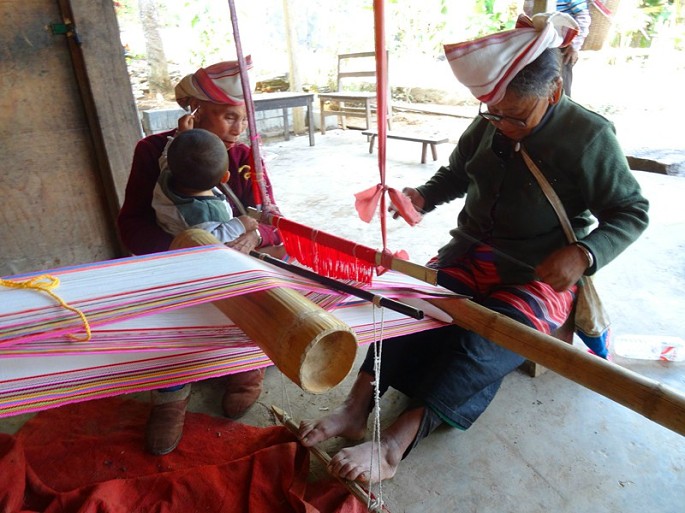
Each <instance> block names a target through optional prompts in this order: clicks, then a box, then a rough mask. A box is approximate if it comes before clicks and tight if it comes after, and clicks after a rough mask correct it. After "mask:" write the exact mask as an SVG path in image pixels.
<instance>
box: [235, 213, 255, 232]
mask: <svg viewBox="0 0 685 513" xmlns="http://www.w3.org/2000/svg"><path fill="white" fill-rule="evenodd" d="M238 219H240V222H241V223H243V226H244V227H245V231H246V232H251V231H254V230H256V229H257V228H258V227H259V222H257V220H256V219H254V218H252V217H250V216H238Z"/></svg>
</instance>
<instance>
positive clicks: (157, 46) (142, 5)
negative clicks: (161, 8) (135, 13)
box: [138, 0, 172, 96]
mask: <svg viewBox="0 0 685 513" xmlns="http://www.w3.org/2000/svg"><path fill="white" fill-rule="evenodd" d="M138 9H139V14H140V22H141V24H142V26H143V34H144V36H145V51H146V53H147V62H148V66H149V71H150V74H149V76H148V83H149V88H150V95H151V96H156V95H158V94H161V95H162V96H167V95H169V94H171V90H172V88H171V80H170V79H169V69H168V65H167V60H166V55H165V54H164V45H163V43H162V37H161V35H160V33H159V21H158V19H157V7H156V5H155V1H154V0H138Z"/></svg>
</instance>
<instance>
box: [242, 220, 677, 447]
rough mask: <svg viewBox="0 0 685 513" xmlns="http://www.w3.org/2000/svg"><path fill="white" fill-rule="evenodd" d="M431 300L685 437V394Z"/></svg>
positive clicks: (330, 238)
mask: <svg viewBox="0 0 685 513" xmlns="http://www.w3.org/2000/svg"><path fill="white" fill-rule="evenodd" d="M249 214H250V215H252V216H255V217H258V216H259V213H255V212H253V211H252V212H249ZM260 218H261V220H262V221H263V222H268V223H270V224H272V225H274V226H278V227H279V228H281V229H282V230H283V231H285V230H288V229H290V228H291V227H293V228H294V229H295V230H298V231H304V230H305V229H306V228H307V227H306V226H304V225H300V224H299V223H296V222H294V221H290V220H288V219H285V218H282V217H279V216H274V215H261V217H260ZM310 230H311V229H310ZM314 231H315V232H316V243H317V244H331V245H332V246H333V247H334V248H336V249H338V250H340V251H342V252H346V253H347V254H350V255H353V256H355V257H357V258H359V259H360V260H365V261H367V262H368V261H372V262H374V263H375V264H379V263H380V262H381V261H383V260H384V259H383V255H382V254H381V252H379V251H376V250H374V249H372V248H368V247H365V246H361V245H360V244H356V243H351V242H350V241H348V240H346V239H343V238H340V237H336V236H335V235H331V234H327V233H324V232H321V231H320V230H314ZM286 249H287V248H286ZM383 265H384V266H385V267H389V268H391V269H393V270H396V271H398V272H401V273H404V274H407V275H408V276H411V277H413V278H416V279H418V280H422V281H425V282H426V283H430V284H433V285H435V284H436V283H437V284H441V281H442V280H441V277H442V275H443V274H442V272H441V271H439V270H435V269H430V268H427V267H424V266H422V265H419V264H416V263H413V262H408V261H405V260H400V259H398V258H392V259H391V261H390V262H388V261H387V259H385V261H383ZM426 301H427V302H429V303H430V304H432V305H434V306H435V307H437V308H439V309H441V310H442V311H443V312H445V313H447V314H448V315H450V316H451V317H452V319H453V322H454V323H455V324H458V325H460V326H462V327H464V328H466V329H469V330H471V331H473V332H475V333H478V334H479V335H481V336H483V337H485V338H486V339H488V340H491V341H492V342H494V343H496V344H499V345H501V346H503V347H505V348H507V349H509V350H511V351H514V352H515V353H518V354H520V355H521V356H523V357H524V358H527V359H529V360H532V361H534V362H535V363H538V364H540V365H543V366H544V367H547V368H548V369H550V370H552V371H554V372H556V373H557V374H560V375H562V376H564V377H566V378H568V379H570V380H572V381H575V382H576V383H578V384H580V385H583V386H585V387H587V388H589V389H590V390H593V391H595V392H597V393H598V394H601V395H603V396H605V397H607V398H609V399H611V400H613V401H616V402H617V403H619V404H622V405H623V406H625V407H627V408H630V409H631V410H633V411H635V412H637V413H639V414H640V415H643V416H644V417H646V418H648V419H650V420H652V421H654V422H656V423H657V424H661V425H662V426H664V427H667V428H668V429H671V430H673V431H675V432H676V433H679V434H681V435H685V395H683V394H682V393H680V392H679V391H677V390H674V389H672V388H670V387H668V386H666V385H664V384H662V383H659V382H658V381H654V380H652V379H650V378H647V377H645V376H642V375H641V374H638V373H636V372H632V371H630V370H628V369H625V368H623V367H621V366H619V365H616V364H613V363H611V362H608V361H606V360H604V359H602V358H598V357H596V356H593V355H590V354H588V353H586V352H584V351H581V350H580V349H578V348H576V347H574V346H573V345H571V344H568V343H566V342H562V341H560V340H558V339H556V338H554V337H552V336H549V335H545V334H544V333H540V332H538V331H536V330H534V329H532V328H529V327H527V326H524V325H522V324H520V323H519V322H516V321H514V320H512V319H509V318H508V317H506V316H504V315H502V314H498V313H497V312H493V311H491V310H489V309H487V308H485V307H483V306H481V305H478V304H477V303H474V302H473V301H470V300H468V299H427V300H426Z"/></svg>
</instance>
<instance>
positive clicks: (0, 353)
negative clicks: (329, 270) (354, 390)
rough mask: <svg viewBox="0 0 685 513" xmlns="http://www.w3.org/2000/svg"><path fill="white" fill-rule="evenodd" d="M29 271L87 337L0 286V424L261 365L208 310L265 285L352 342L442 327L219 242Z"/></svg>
mask: <svg viewBox="0 0 685 513" xmlns="http://www.w3.org/2000/svg"><path fill="white" fill-rule="evenodd" d="M38 274H41V275H43V274H46V275H50V276H54V277H57V278H59V280H60V285H59V287H58V288H57V289H56V290H54V291H53V292H55V293H56V294H57V295H58V296H59V297H60V298H61V299H63V300H64V301H65V302H66V303H68V304H69V305H70V306H72V307H76V308H79V309H80V310H81V311H82V312H83V313H84V314H85V316H86V319H87V320H88V323H89V325H90V327H91V332H92V338H91V340H89V341H87V342H77V341H73V340H71V339H70V338H69V336H68V335H70V334H78V333H80V332H82V331H83V323H82V321H81V319H80V318H79V317H78V316H77V315H75V314H74V313H73V312H72V311H69V310H66V309H65V308H63V307H61V306H59V305H58V304H57V303H56V302H55V300H54V299H53V298H51V297H50V296H49V295H47V294H44V293H42V292H41V291H37V290H28V289H17V288H5V287H0V417H5V416H10V415H15V414H19V413H28V412H33V411H38V410H41V409H45V408H50V407H56V406H60V405H63V404H68V403H71V402H78V401H85V400H89V399H96V398H101V397H108V396H113V395H118V394H122V393H132V392H140V391H145V390H153V389H157V388H162V387H166V386H172V385H178V384H183V383H188V382H193V381H199V380H203V379H207V378H213V377H219V376H222V375H226V374H231V373H234V372H239V371H243V370H250V369H256V368H260V367H264V366H267V365H269V364H270V363H271V362H270V361H269V359H268V358H267V357H266V356H265V355H264V353H263V352H262V351H261V350H260V349H259V348H258V347H257V346H256V345H255V344H254V343H253V342H252V341H250V340H249V339H248V338H247V337H246V336H245V334H244V333H243V332H242V330H240V329H239V328H238V327H237V326H235V325H234V324H233V323H232V322H231V321H230V319H228V318H227V317H226V316H225V315H224V314H223V313H221V312H220V311H219V310H218V309H217V308H216V307H215V306H214V305H212V304H211V302H212V301H216V300H218V299H222V298H227V297H231V296H235V295H240V294H249V293H250V292H253V291H259V290H266V289H269V288H271V287H290V288H292V289H295V290H298V291H299V292H301V293H302V294H303V295H304V296H305V297H307V298H308V299H310V300H311V301H313V302H315V303H316V304H318V305H320V306H322V307H323V308H325V309H326V310H328V311H329V312H332V313H334V315H335V316H336V317H338V318H339V319H340V320H341V321H343V322H344V323H346V324H347V325H348V326H350V327H351V328H352V329H353V331H354V332H355V334H356V335H357V338H358V340H359V343H360V344H368V343H371V342H373V341H374V340H377V339H378V336H379V329H380V328H381V327H382V333H383V337H384V338H390V337H393V336H397V335H400V334H405V333H411V332H416V331H421V330H424V329H430V328H434V327H437V326H440V325H442V324H444V320H437V319H435V318H431V317H426V318H424V319H423V320H421V321H417V320H415V319H411V318H409V317H407V316H405V315H402V314H399V313H397V312H394V311H389V310H386V309H383V310H382V311H381V310H380V309H378V308H376V307H374V306H373V305H371V304H370V303H367V302H364V301H362V300H360V299H358V298H355V297H350V296H343V295H340V294H338V293H334V292H332V291H330V290H328V289H326V288H325V287H324V286H322V285H320V284H317V283H315V282H312V281H310V280H306V279H304V278H301V277H298V276H296V275H293V274H290V273H287V272H285V271H283V270H280V269H277V268H275V267H272V266H269V265H268V264H265V263H263V262H261V261H259V260H257V259H254V258H251V257H249V256H246V255H243V254H241V253H238V252H236V251H233V250H231V249H228V248H225V247H221V246H204V247H201V248H192V249H185V250H179V251H171V252H167V253H161V254H155V255H147V256H141V257H132V258H125V259H119V260H111V261H106V262H98V263H93V264H88V265H82V266H75V267H69V268H62V269H55V270H50V271H43V272H41V273H36V274H35V275H38ZM35 275H23V276H12V277H5V279H9V280H12V281H22V280H26V279H30V278H32V277H34V276H35ZM365 288H368V289H369V290H371V291H373V292H374V293H376V294H381V295H385V296H387V297H392V298H394V299H398V300H403V299H404V300H406V301H408V302H412V301H414V302H416V301H419V302H420V300H421V298H422V297H428V296H430V297H435V296H436V295H437V296H441V295H451V293H450V292H449V291H446V290H445V289H443V288H441V287H433V286H431V285H427V284H426V283H423V282H420V281H418V280H414V279H413V278H410V277H407V276H404V275H401V274H399V273H395V272H389V273H386V274H384V275H383V276H381V277H378V278H377V279H375V280H374V282H373V283H372V284H371V285H370V286H365ZM426 313H427V314H428V313H429V312H426ZM381 320H382V323H381V322H380V321H381ZM381 324H382V326H381Z"/></svg>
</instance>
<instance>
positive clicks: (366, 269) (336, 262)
mask: <svg viewBox="0 0 685 513" xmlns="http://www.w3.org/2000/svg"><path fill="white" fill-rule="evenodd" d="M272 224H273V225H274V226H276V227H277V228H278V230H279V231H280V233H281V238H282V239H283V244H284V245H285V249H286V251H287V252H288V255H290V256H291V257H293V258H295V259H296V260H297V261H298V262H300V263H301V264H303V265H306V266H307V267H309V268H311V269H312V270H313V271H314V272H316V273H318V274H321V275H322V276H327V277H329V278H337V279H346V280H355V281H359V282H362V283H371V278H372V277H373V270H374V268H375V265H376V264H375V262H376V253H377V252H376V250H374V249H371V248H368V247H366V246H361V245H359V244H357V243H355V242H352V241H349V240H346V239H343V238H341V237H336V236H335V235H331V234H329V233H325V232H322V231H319V230H316V229H314V228H311V227H309V226H305V225H303V224H300V223H296V222H295V221H291V220H289V219H285V218H283V217H278V216H273V217H272Z"/></svg>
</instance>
